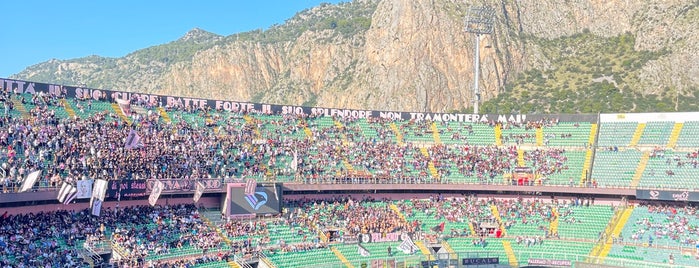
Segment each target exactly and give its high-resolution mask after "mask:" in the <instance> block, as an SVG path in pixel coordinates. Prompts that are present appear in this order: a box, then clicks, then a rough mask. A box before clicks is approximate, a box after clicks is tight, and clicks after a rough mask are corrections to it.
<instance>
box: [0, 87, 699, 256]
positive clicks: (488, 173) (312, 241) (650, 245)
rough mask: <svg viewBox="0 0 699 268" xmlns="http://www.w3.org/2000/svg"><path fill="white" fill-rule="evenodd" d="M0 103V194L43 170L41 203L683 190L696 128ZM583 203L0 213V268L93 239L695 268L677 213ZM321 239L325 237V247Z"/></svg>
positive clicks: (9, 96)
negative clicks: (407, 248) (412, 246)
mask: <svg viewBox="0 0 699 268" xmlns="http://www.w3.org/2000/svg"><path fill="white" fill-rule="evenodd" d="M0 99H2V101H3V103H4V104H3V106H4V108H5V109H4V116H3V117H0V145H1V146H2V148H1V149H0V163H2V165H3V166H2V168H3V171H4V172H5V173H6V176H4V177H3V181H2V190H3V193H6V194H15V192H17V191H18V189H19V188H20V187H19V186H20V185H21V183H22V181H23V180H24V178H25V177H26V176H27V174H28V173H29V172H30V171H32V170H36V169H39V170H42V171H43V172H42V175H41V177H40V179H39V181H38V182H37V184H36V185H35V186H34V187H32V189H31V191H32V192H34V191H55V190H56V189H58V188H59V187H60V186H61V185H62V183H64V182H67V183H70V184H74V183H75V182H76V181H78V180H82V179H86V178H105V179H109V180H113V179H120V180H125V181H128V180H133V181H141V180H146V179H168V178H183V179H185V180H194V179H197V178H212V179H219V178H220V179H221V181H223V180H225V179H232V178H245V179H244V180H251V179H256V180H258V181H260V182H283V183H293V184H312V185H335V184H340V183H342V184H350V183H351V184H360V183H367V182H372V183H378V184H388V183H394V184H398V183H404V184H420V185H422V184H425V183H438V184H445V183H448V184H479V185H489V186H492V185H495V186H503V187H504V186H531V187H533V186H542V185H543V186H547V187H550V188H548V189H554V192H555V191H557V190H559V189H563V188H569V187H580V186H582V187H590V188H596V187H600V188H609V189H612V190H613V189H636V188H638V189H651V190H658V191H662V190H694V189H696V188H698V187H697V186H698V183H697V182H696V181H695V180H694V178H696V177H698V175H699V171H698V170H699V169H697V165H698V162H697V154H699V148H698V147H699V140H698V139H697V138H696V136H697V135H696V134H697V129H699V123H698V121H692V120H684V119H662V116H657V117H649V118H648V119H647V120H646V119H644V120H640V119H639V117H642V115H638V116H634V115H624V116H621V115H608V116H607V117H604V116H599V117H597V118H596V120H597V121H598V122H594V120H582V119H577V121H576V119H571V118H575V117H571V118H567V119H565V120H559V118H557V117H551V118H535V119H531V120H529V121H524V122H515V121H504V122H502V121H499V122H496V121H495V120H484V121H480V122H475V121H474V122H447V121H440V120H414V119H412V120H406V119H388V118H372V117H370V118H359V117H352V116H350V117H347V116H339V115H333V116H328V115H326V114H322V113H320V112H319V113H310V114H290V113H281V112H279V113H273V112H264V113H263V112H261V111H247V112H242V111H226V110H222V109H220V110H215V109H212V108H202V107H199V108H192V107H184V106H181V105H176V104H174V105H173V104H170V103H167V104H165V105H163V103H162V102H160V103H158V102H155V103H153V102H148V101H146V100H144V99H139V98H135V97H134V98H131V99H130V105H131V109H132V111H133V112H134V114H132V115H127V114H125V113H124V111H123V110H122V108H121V107H120V106H119V105H118V104H116V103H114V102H113V101H111V100H108V99H109V97H108V96H104V97H102V98H98V99H95V98H66V96H64V95H55V94H54V95H52V94H48V93H43V92H40V93H37V94H30V93H26V92H24V93H14V92H11V91H10V90H9V89H4V90H2V96H1V97H0ZM614 116H616V117H615V120H609V118H613V117H614ZM643 116H645V115H643ZM689 116H692V115H689ZM668 118H669V117H668ZM598 125H599V128H600V133H599V135H596V132H595V130H596V128H597V126H598ZM131 130H135V131H137V132H138V133H139V134H140V138H141V141H140V144H138V145H137V147H138V148H137V149H134V150H129V149H125V148H124V143H125V140H126V138H127V136H128V135H129V132H130V131H131ZM588 150H590V151H588ZM588 152H590V153H588ZM586 158H589V159H586ZM586 161H588V162H590V163H591V167H592V168H591V170H592V173H591V174H590V175H589V179H590V181H589V183H586V184H582V185H580V184H578V182H579V179H580V177H581V175H582V176H583V179H586V178H585V176H587V174H586V171H585V170H586V169H587V168H586V164H585V163H586ZM522 167H528V168H531V170H532V171H533V172H532V173H533V174H532V175H533V177H532V178H533V179H532V180H528V181H526V182H520V181H518V180H517V179H516V178H515V177H514V176H516V174H515V173H517V172H516V170H517V168H522ZM364 190H368V189H364ZM573 190H575V189H573ZM580 190H581V191H582V190H588V189H580ZM521 193H526V194H524V195H525V196H527V195H532V194H533V195H534V196H536V193H531V192H525V191H522V192H518V193H517V194H521ZM508 194H512V193H508ZM539 194H540V193H539ZM589 195H591V194H585V197H582V198H583V199H584V202H583V201H581V199H580V198H581V194H577V193H569V194H568V195H565V197H558V198H560V199H558V198H555V199H551V200H548V198H541V197H527V198H524V199H522V198H516V197H514V196H512V195H510V196H509V197H505V198H503V197H502V196H500V197H498V198H488V197H475V196H467V195H463V196H461V197H458V198H453V197H446V198H445V197H442V196H441V195H437V194H435V195H434V196H432V197H431V198H426V199H418V198H413V199H399V200H393V199H391V198H385V199H378V200H375V199H371V198H366V199H363V200H359V199H342V198H341V199H316V200H313V199H305V200H304V201H293V202H292V201H289V202H287V203H286V204H285V205H284V207H283V208H284V210H286V211H287V212H286V213H283V214H281V215H269V216H264V217H258V218H251V219H244V220H241V219H230V218H229V219H222V218H221V217H220V215H221V213H222V212H221V211H199V210H197V208H195V207H194V206H191V205H189V206H172V207H170V206H155V207H142V206H139V207H124V208H121V210H120V211H118V212H115V211H113V210H110V209H107V210H105V211H103V215H105V216H102V217H91V216H89V211H87V210H82V211H60V210H59V211H51V212H42V213H39V214H17V215H9V214H6V215H4V216H3V217H2V219H0V246H2V247H0V248H2V250H3V251H2V252H3V253H4V256H7V258H5V259H2V260H1V263H2V266H3V267H5V266H9V267H14V266H20V265H25V266H38V265H42V266H46V265H48V266H52V267H53V266H60V265H68V266H71V267H89V266H94V265H95V259H92V260H90V258H89V256H88V255H89V253H86V251H88V250H89V248H90V247H91V246H92V243H93V242H95V241H105V240H106V241H111V242H112V244H111V246H112V248H113V249H114V252H116V253H117V254H118V255H119V257H120V259H121V262H120V263H119V264H120V265H122V266H128V265H131V266H139V265H149V266H152V267H182V266H187V267H243V266H244V265H245V261H251V260H259V261H268V262H269V263H271V264H272V265H273V266H277V267H313V266H321V265H322V266H323V267H360V266H362V265H364V264H369V263H372V262H373V261H376V260H382V261H387V262H388V261H390V262H391V263H402V264H403V265H405V266H419V265H421V262H422V261H424V260H433V259H434V257H435V256H437V255H438V254H437V253H438V252H436V250H435V249H434V248H432V247H430V246H429V245H442V246H444V247H445V248H449V250H450V254H452V255H455V256H460V257H465V256H470V257H473V256H476V257H478V258H480V257H490V256H495V257H498V258H500V260H502V261H503V263H504V262H505V260H507V262H508V263H509V264H511V265H525V264H527V262H528V260H531V259H548V260H567V261H572V262H600V263H605V264H610V265H622V266H629V267H647V266H649V265H650V266H663V265H671V264H679V265H687V266H692V265H697V264H699V261H697V259H696V257H695V252H694V250H695V248H696V245H697V241H699V237H697V232H696V226H697V225H698V223H697V222H696V219H695V218H696V215H695V214H696V210H695V208H694V207H693V206H691V205H685V204H677V203H672V204H662V205H657V204H655V205H646V204H642V205H640V206H637V207H632V205H633V204H630V205H631V206H629V207H626V208H627V209H626V210H623V211H628V212H631V211H632V212H631V213H630V216H628V218H624V217H622V216H620V215H622V214H623V213H621V212H620V211H622V209H620V207H619V203H622V202H621V201H620V200H619V201H618V202H616V203H617V204H616V205H614V206H612V205H610V204H594V202H593V201H592V200H594V199H590V198H589ZM571 196H577V197H578V198H577V199H576V198H573V197H571ZM545 199H546V200H545ZM583 203H585V204H583ZM625 205H626V204H625ZM627 215H629V214H627ZM32 219H33V220H32ZM14 230H20V231H19V232H14ZM330 230H332V231H333V233H335V232H337V233H339V234H336V236H335V237H333V236H332V235H330V233H329V231H330ZM393 233H408V234H410V235H411V236H412V237H413V239H414V240H415V241H416V244H417V245H416V247H418V249H417V250H414V251H413V252H408V253H406V252H404V251H401V250H399V249H398V248H399V247H400V246H401V245H402V244H403V243H402V241H401V240H395V241H393V240H392V241H382V240H381V239H379V240H381V241H372V242H363V241H361V240H360V239H361V238H360V237H362V236H361V235H366V234H382V235H386V234H393ZM615 234H618V236H616V235H615ZM381 237H382V238H384V237H385V236H381ZM610 237H611V238H610ZM649 237H652V239H651V238H649ZM651 241H652V242H651ZM358 243H361V245H362V246H363V248H365V249H366V250H367V252H368V254H367V253H362V252H360V251H359V250H358V249H359V246H358ZM85 245H87V248H86V246H85ZM388 248H391V249H392V250H391V252H390V253H389V251H388V250H387V249H388ZM47 249H49V250H47ZM59 253H60V254H59ZM670 256H672V257H670ZM241 260H242V261H241ZM591 260H592V261H591Z"/></svg>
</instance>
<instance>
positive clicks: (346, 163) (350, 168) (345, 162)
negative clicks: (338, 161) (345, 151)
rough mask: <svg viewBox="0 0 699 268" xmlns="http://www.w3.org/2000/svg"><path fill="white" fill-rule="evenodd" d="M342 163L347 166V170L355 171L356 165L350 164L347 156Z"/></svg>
mask: <svg viewBox="0 0 699 268" xmlns="http://www.w3.org/2000/svg"><path fill="white" fill-rule="evenodd" d="M342 165H344V166H345V169H347V171H349V172H354V167H353V166H352V164H350V162H349V161H348V160H347V158H346V157H345V158H343V159H342Z"/></svg>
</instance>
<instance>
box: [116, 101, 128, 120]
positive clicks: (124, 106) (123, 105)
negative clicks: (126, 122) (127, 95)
mask: <svg viewBox="0 0 699 268" xmlns="http://www.w3.org/2000/svg"><path fill="white" fill-rule="evenodd" d="M116 102H117V104H119V109H121V112H122V113H123V114H124V115H125V116H131V102H130V101H128V100H122V99H117V100H116Z"/></svg>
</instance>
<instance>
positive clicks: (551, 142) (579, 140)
mask: <svg viewBox="0 0 699 268" xmlns="http://www.w3.org/2000/svg"><path fill="white" fill-rule="evenodd" d="M591 127H592V125H591V123H590V122H558V124H557V125H553V126H547V127H544V128H543V132H544V138H545V139H546V140H548V143H545V144H546V145H547V146H569V147H586V146H587V142H588V141H589V139H590V128H591Z"/></svg>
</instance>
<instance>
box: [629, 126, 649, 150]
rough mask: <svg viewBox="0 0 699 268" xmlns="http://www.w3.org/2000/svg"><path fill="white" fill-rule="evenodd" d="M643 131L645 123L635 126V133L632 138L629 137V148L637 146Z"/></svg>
mask: <svg viewBox="0 0 699 268" xmlns="http://www.w3.org/2000/svg"><path fill="white" fill-rule="evenodd" d="M645 129H646V123H638V125H636V131H634V133H633V136H631V142H629V146H630V147H634V146H636V145H638V142H639V141H640V140H641V136H643V130H645Z"/></svg>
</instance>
